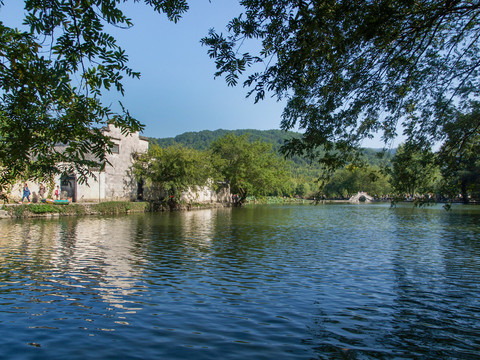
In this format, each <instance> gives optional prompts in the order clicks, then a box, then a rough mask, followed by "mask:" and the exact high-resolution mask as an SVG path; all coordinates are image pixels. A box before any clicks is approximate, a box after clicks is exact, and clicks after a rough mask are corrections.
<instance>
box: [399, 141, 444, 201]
mask: <svg viewBox="0 0 480 360" xmlns="http://www.w3.org/2000/svg"><path fill="white" fill-rule="evenodd" d="M390 173H391V182H392V186H393V188H394V189H395V191H396V192H397V193H400V194H403V195H409V196H411V197H414V196H415V194H417V193H418V194H427V193H433V192H435V182H436V181H438V177H439V171H438V167H437V164H436V162H435V154H433V153H432V152H431V151H429V150H425V149H422V148H419V147H416V146H413V145H410V144H402V145H400V146H399V147H398V149H397V152H396V154H395V156H394V158H393V160H392V168H391V171H390Z"/></svg>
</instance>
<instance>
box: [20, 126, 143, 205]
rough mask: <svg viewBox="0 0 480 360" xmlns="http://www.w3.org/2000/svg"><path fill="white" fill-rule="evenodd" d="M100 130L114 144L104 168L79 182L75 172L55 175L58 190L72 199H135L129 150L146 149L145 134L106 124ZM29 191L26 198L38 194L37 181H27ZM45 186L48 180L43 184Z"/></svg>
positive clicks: (136, 185)
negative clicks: (123, 130) (28, 195)
mask: <svg viewBox="0 0 480 360" xmlns="http://www.w3.org/2000/svg"><path fill="white" fill-rule="evenodd" d="M102 132H103V133H104V134H106V135H108V136H109V137H110V139H111V140H112V142H113V143H114V146H113V148H112V154H109V155H107V159H108V161H109V162H110V164H107V165H106V166H105V170H104V171H92V173H93V174H94V175H95V177H96V179H95V178H93V177H89V178H88V180H87V184H85V183H84V184H80V183H78V181H77V176H76V175H75V174H71V175H70V176H62V177H61V176H56V177H55V179H54V182H55V187H54V189H53V192H54V191H55V189H56V187H57V186H59V187H60V190H61V192H62V194H66V195H67V197H68V198H70V199H71V200H72V201H73V202H99V201H112V200H136V199H138V198H141V197H142V195H143V194H142V193H143V189H142V186H141V184H139V183H137V181H136V180H135V178H134V176H133V174H132V172H131V166H132V164H133V154H135V153H144V152H146V151H147V150H148V138H146V137H144V136H141V135H140V134H139V133H138V132H137V133H133V134H130V135H122V132H121V130H120V129H119V128H116V127H114V126H113V125H108V126H106V127H104V128H103V129H102ZM27 184H28V187H29V189H30V192H31V194H32V195H31V197H30V200H32V196H34V194H36V195H38V191H39V187H40V184H37V183H33V182H30V181H28V182H27ZM44 185H45V186H46V187H47V193H46V195H48V193H49V190H50V189H48V184H44ZM22 189H23V184H18V185H16V186H15V187H14V188H13V191H12V193H11V195H13V196H16V195H17V194H18V195H19V196H20V198H21V197H22Z"/></svg>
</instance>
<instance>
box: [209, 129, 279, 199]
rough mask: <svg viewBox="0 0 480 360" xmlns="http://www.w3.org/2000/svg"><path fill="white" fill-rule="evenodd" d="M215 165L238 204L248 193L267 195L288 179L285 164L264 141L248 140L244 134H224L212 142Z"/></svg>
mask: <svg viewBox="0 0 480 360" xmlns="http://www.w3.org/2000/svg"><path fill="white" fill-rule="evenodd" d="M211 149H212V151H213V154H215V155H216V156H217V157H218V158H219V160H218V162H217V163H216V168H217V169H218V171H219V172H220V173H221V174H222V176H223V177H224V179H225V180H226V181H228V182H229V184H230V191H231V192H232V194H234V195H237V196H238V199H237V201H236V202H237V203H238V204H242V203H243V202H245V199H246V198H247V196H249V195H267V194H269V193H271V192H273V191H277V190H278V189H281V188H282V186H283V184H284V183H285V182H286V181H287V180H288V177H287V171H286V164H285V162H284V160H283V159H282V158H280V157H279V156H278V155H277V154H276V153H275V152H274V151H273V150H272V146H271V145H270V144H268V143H265V142H260V141H255V142H253V143H251V142H249V140H248V135H243V136H235V135H233V134H227V135H225V136H224V137H222V138H220V139H218V140H216V141H215V142H213V143H212V146H211Z"/></svg>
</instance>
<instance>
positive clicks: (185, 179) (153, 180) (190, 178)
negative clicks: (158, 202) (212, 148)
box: [133, 145, 216, 206]
mask: <svg viewBox="0 0 480 360" xmlns="http://www.w3.org/2000/svg"><path fill="white" fill-rule="evenodd" d="M133 170H134V174H135V177H136V178H137V179H138V180H139V181H140V180H143V181H145V182H146V185H147V186H148V187H150V188H151V189H152V190H156V191H157V194H158V195H159V198H161V199H165V200H167V201H168V202H169V203H170V205H171V206H175V205H176V204H177V203H178V200H179V198H180V195H181V193H182V192H183V191H185V190H187V189H188V188H194V187H197V186H204V185H207V184H208V183H209V182H212V181H215V180H216V175H215V171H214V168H213V165H212V161H211V157H210V154H209V153H208V152H207V151H201V150H195V149H191V148H187V147H183V146H181V145H173V146H168V147H166V148H161V147H159V146H156V145H154V146H153V147H152V148H150V149H149V150H148V152H147V153H145V154H141V155H138V158H137V160H136V161H135V163H134V165H133Z"/></svg>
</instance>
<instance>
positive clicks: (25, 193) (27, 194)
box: [20, 183, 30, 204]
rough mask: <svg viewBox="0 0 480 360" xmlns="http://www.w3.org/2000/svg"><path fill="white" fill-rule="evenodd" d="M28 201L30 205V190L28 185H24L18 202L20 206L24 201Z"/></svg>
mask: <svg viewBox="0 0 480 360" xmlns="http://www.w3.org/2000/svg"><path fill="white" fill-rule="evenodd" d="M25 198H26V199H27V200H28V203H29V204H30V189H29V188H28V184H27V183H25V186H24V187H23V196H22V201H20V204H21V203H23V200H24V199H25Z"/></svg>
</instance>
